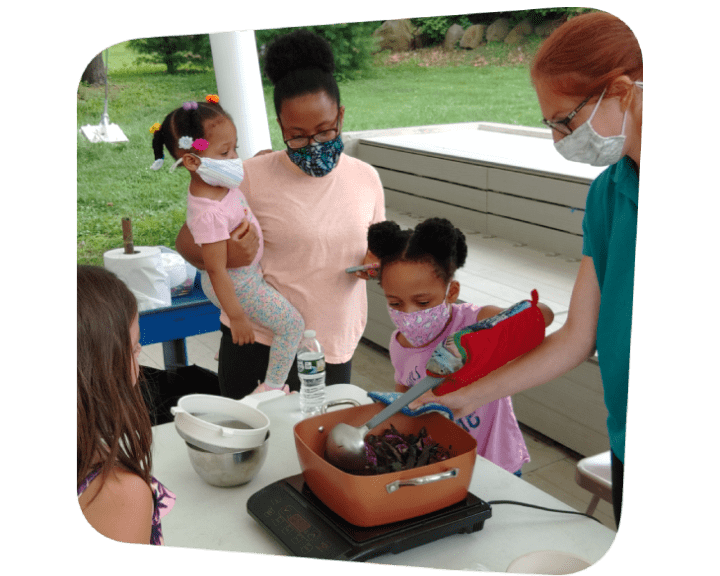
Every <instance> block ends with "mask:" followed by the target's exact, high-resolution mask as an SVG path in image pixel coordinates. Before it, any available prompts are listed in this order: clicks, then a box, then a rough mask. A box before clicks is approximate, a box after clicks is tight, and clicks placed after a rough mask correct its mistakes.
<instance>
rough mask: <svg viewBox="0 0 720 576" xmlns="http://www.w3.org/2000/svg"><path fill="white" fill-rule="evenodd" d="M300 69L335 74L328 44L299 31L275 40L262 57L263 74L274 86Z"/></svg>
mask: <svg viewBox="0 0 720 576" xmlns="http://www.w3.org/2000/svg"><path fill="white" fill-rule="evenodd" d="M302 68H319V69H320V70H322V71H323V72H325V73H330V74H332V73H333V72H334V71H335V57H334V56H333V51H332V47H331V46H330V44H329V43H328V41H327V40H325V39H324V38H322V37H321V36H318V35H317V34H314V33H313V32H310V31H309V30H302V29H301V30H296V31H294V32H290V33H289V34H285V35H283V36H278V37H277V38H275V40H273V42H272V43H271V44H270V46H269V47H268V50H267V55H266V56H265V74H266V75H267V77H268V79H269V80H270V82H272V83H273V84H277V83H278V81H279V80H281V79H282V78H283V77H285V76H286V75H287V74H289V73H290V72H293V71H294V70H299V69H302Z"/></svg>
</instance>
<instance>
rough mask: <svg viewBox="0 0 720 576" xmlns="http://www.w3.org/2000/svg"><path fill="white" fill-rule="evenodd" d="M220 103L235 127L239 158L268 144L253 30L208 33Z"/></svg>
mask: <svg viewBox="0 0 720 576" xmlns="http://www.w3.org/2000/svg"><path fill="white" fill-rule="evenodd" d="M210 49H211V50H212V58H213V67H214V68H215V78H216V80H217V87H218V96H219V97H220V104H221V105H222V107H223V108H224V109H225V110H227V112H228V113H229V114H230V115H231V116H232V119H233V121H234V122H235V126H236V128H237V136H238V147H237V153H238V156H240V158H242V159H243V160H247V159H248V158H251V157H252V156H254V155H255V154H256V153H257V152H259V151H260V150H264V149H268V148H271V146H272V145H271V143H270V130H269V128H268V120H267V111H266V110H265V98H264V96H263V88H262V80H261V77H260V64H259V62H258V56H257V45H256V43H255V32H253V31H252V30H240V31H237V32H222V33H219V34H210Z"/></svg>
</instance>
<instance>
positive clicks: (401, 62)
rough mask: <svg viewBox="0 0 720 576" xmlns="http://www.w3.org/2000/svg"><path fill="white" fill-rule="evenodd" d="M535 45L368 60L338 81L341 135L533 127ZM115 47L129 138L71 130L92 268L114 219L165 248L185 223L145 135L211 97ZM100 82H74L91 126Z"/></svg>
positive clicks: (208, 81) (114, 73)
mask: <svg viewBox="0 0 720 576" xmlns="http://www.w3.org/2000/svg"><path fill="white" fill-rule="evenodd" d="M536 45H537V42H536V41H535V42H531V43H530V44H529V45H527V46H524V47H522V49H521V50H517V48H510V47H507V46H505V45H488V46H484V47H481V48H479V49H477V50H473V51H469V52H468V51H457V52H452V53H446V52H443V51H441V50H437V49H424V50H421V51H418V52H415V53H412V54H406V55H390V54H388V53H384V54H381V55H378V56H377V57H376V61H375V65H374V67H373V68H372V70H371V71H369V72H368V73H366V74H364V75H363V76H362V77H361V78H359V79H356V80H352V81H347V82H343V83H342V84H341V85H340V94H341V99H342V103H343V104H344V105H345V123H344V127H343V129H344V130H345V131H355V130H369V129H379V128H396V127H405V126H419V125H427V124H446V123H455V122H477V121H488V122H501V123H505V124H516V125H521V126H541V123H540V121H539V119H540V109H539V106H538V104H537V100H536V98H535V93H534V91H533V89H532V86H531V84H530V80H529V74H528V68H527V61H528V59H529V58H528V54H529V53H531V52H532V50H533V49H534V48H535V47H536ZM135 58H136V55H135V54H134V53H132V52H131V51H130V50H129V49H128V48H127V46H126V45H125V44H118V45H116V46H113V47H111V48H110V55H109V67H110V76H109V77H110V80H109V83H110V87H109V104H108V112H109V116H110V121H111V122H113V123H115V124H118V125H119V126H120V128H121V129H122V130H123V132H124V133H125V135H126V136H127V137H128V139H129V142H127V143H121V144H105V143H99V144H91V143H90V142H88V141H87V140H86V139H85V137H84V136H83V135H82V134H80V133H78V135H77V261H78V263H84V264H85V263H87V264H102V254H103V252H105V251H107V250H110V249H113V248H118V247H120V246H122V227H121V219H122V218H123V217H129V218H131V219H132V221H133V234H134V240H135V244H137V245H165V246H170V247H172V246H173V245H174V243H175V235H176V234H177V231H178V230H179V229H180V226H181V225H182V223H183V221H184V220H185V196H186V193H187V182H188V180H187V175H186V174H185V173H184V172H183V171H182V170H177V171H176V172H174V173H172V174H171V173H170V172H169V171H168V168H169V161H168V160H167V159H166V162H167V164H166V166H165V167H164V168H163V169H162V170H159V171H157V172H155V171H153V170H150V164H152V162H153V155H152V149H151V146H150V142H151V135H150V133H149V131H148V129H149V127H150V126H151V125H152V124H153V123H154V122H161V121H162V120H163V118H164V117H165V115H166V114H167V113H168V112H169V111H170V110H172V109H173V108H175V107H177V106H179V105H180V104H181V103H182V102H184V101H186V100H196V99H200V98H202V97H204V95H205V94H208V93H216V92H217V85H216V83H215V76H214V73H213V72H212V71H210V72H197V71H184V72H181V73H179V74H177V75H174V76H171V75H168V74H166V73H165V71H164V67H163V66H159V65H148V64H143V65H136V64H135V62H134V60H135ZM264 91H265V106H266V110H267V113H268V125H269V128H270V137H271V142H272V146H273V149H275V150H280V149H282V148H284V145H283V143H282V138H281V135H280V129H279V127H278V125H277V122H276V121H275V112H274V107H273V103H272V89H271V87H270V86H264ZM104 96H105V91H104V88H103V87H88V86H82V85H81V86H79V88H78V98H77V125H78V128H79V127H80V126H83V125H86V124H90V125H97V124H98V123H99V121H100V115H101V114H102V110H103V104H104Z"/></svg>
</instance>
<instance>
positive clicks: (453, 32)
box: [443, 24, 465, 50]
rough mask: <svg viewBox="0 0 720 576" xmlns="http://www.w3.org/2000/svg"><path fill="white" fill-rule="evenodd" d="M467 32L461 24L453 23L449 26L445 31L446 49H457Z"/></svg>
mask: <svg viewBox="0 0 720 576" xmlns="http://www.w3.org/2000/svg"><path fill="white" fill-rule="evenodd" d="M464 34H465V30H464V29H463V27H462V26H460V24H453V25H452V26H450V28H448V31H447V32H446V33H445V43H444V44H443V46H444V48H445V50H455V47H456V46H457V44H458V42H460V40H461V39H462V37H463V35H464Z"/></svg>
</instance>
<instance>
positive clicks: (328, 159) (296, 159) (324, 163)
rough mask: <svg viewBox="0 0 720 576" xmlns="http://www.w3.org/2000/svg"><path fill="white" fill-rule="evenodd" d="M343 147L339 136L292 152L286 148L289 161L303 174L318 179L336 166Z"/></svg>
mask: <svg viewBox="0 0 720 576" xmlns="http://www.w3.org/2000/svg"><path fill="white" fill-rule="evenodd" d="M344 148H345V145H344V144H343V141H342V137H341V136H340V134H338V135H337V137H335V138H334V139H333V140H329V141H327V142H312V143H311V144H308V145H307V146H305V147H304V148H300V149H298V150H293V149H292V148H290V147H289V146H288V149H287V152H288V156H289V157H290V160H291V161H292V162H293V164H295V165H296V166H297V167H298V168H300V169H301V170H302V171H303V172H305V174H308V175H309V176H316V177H318V178H320V177H322V176H325V175H326V174H329V173H330V172H331V171H332V170H333V168H335V166H337V163H338V160H339V159H340V154H341V153H342V151H343V149H344Z"/></svg>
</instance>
